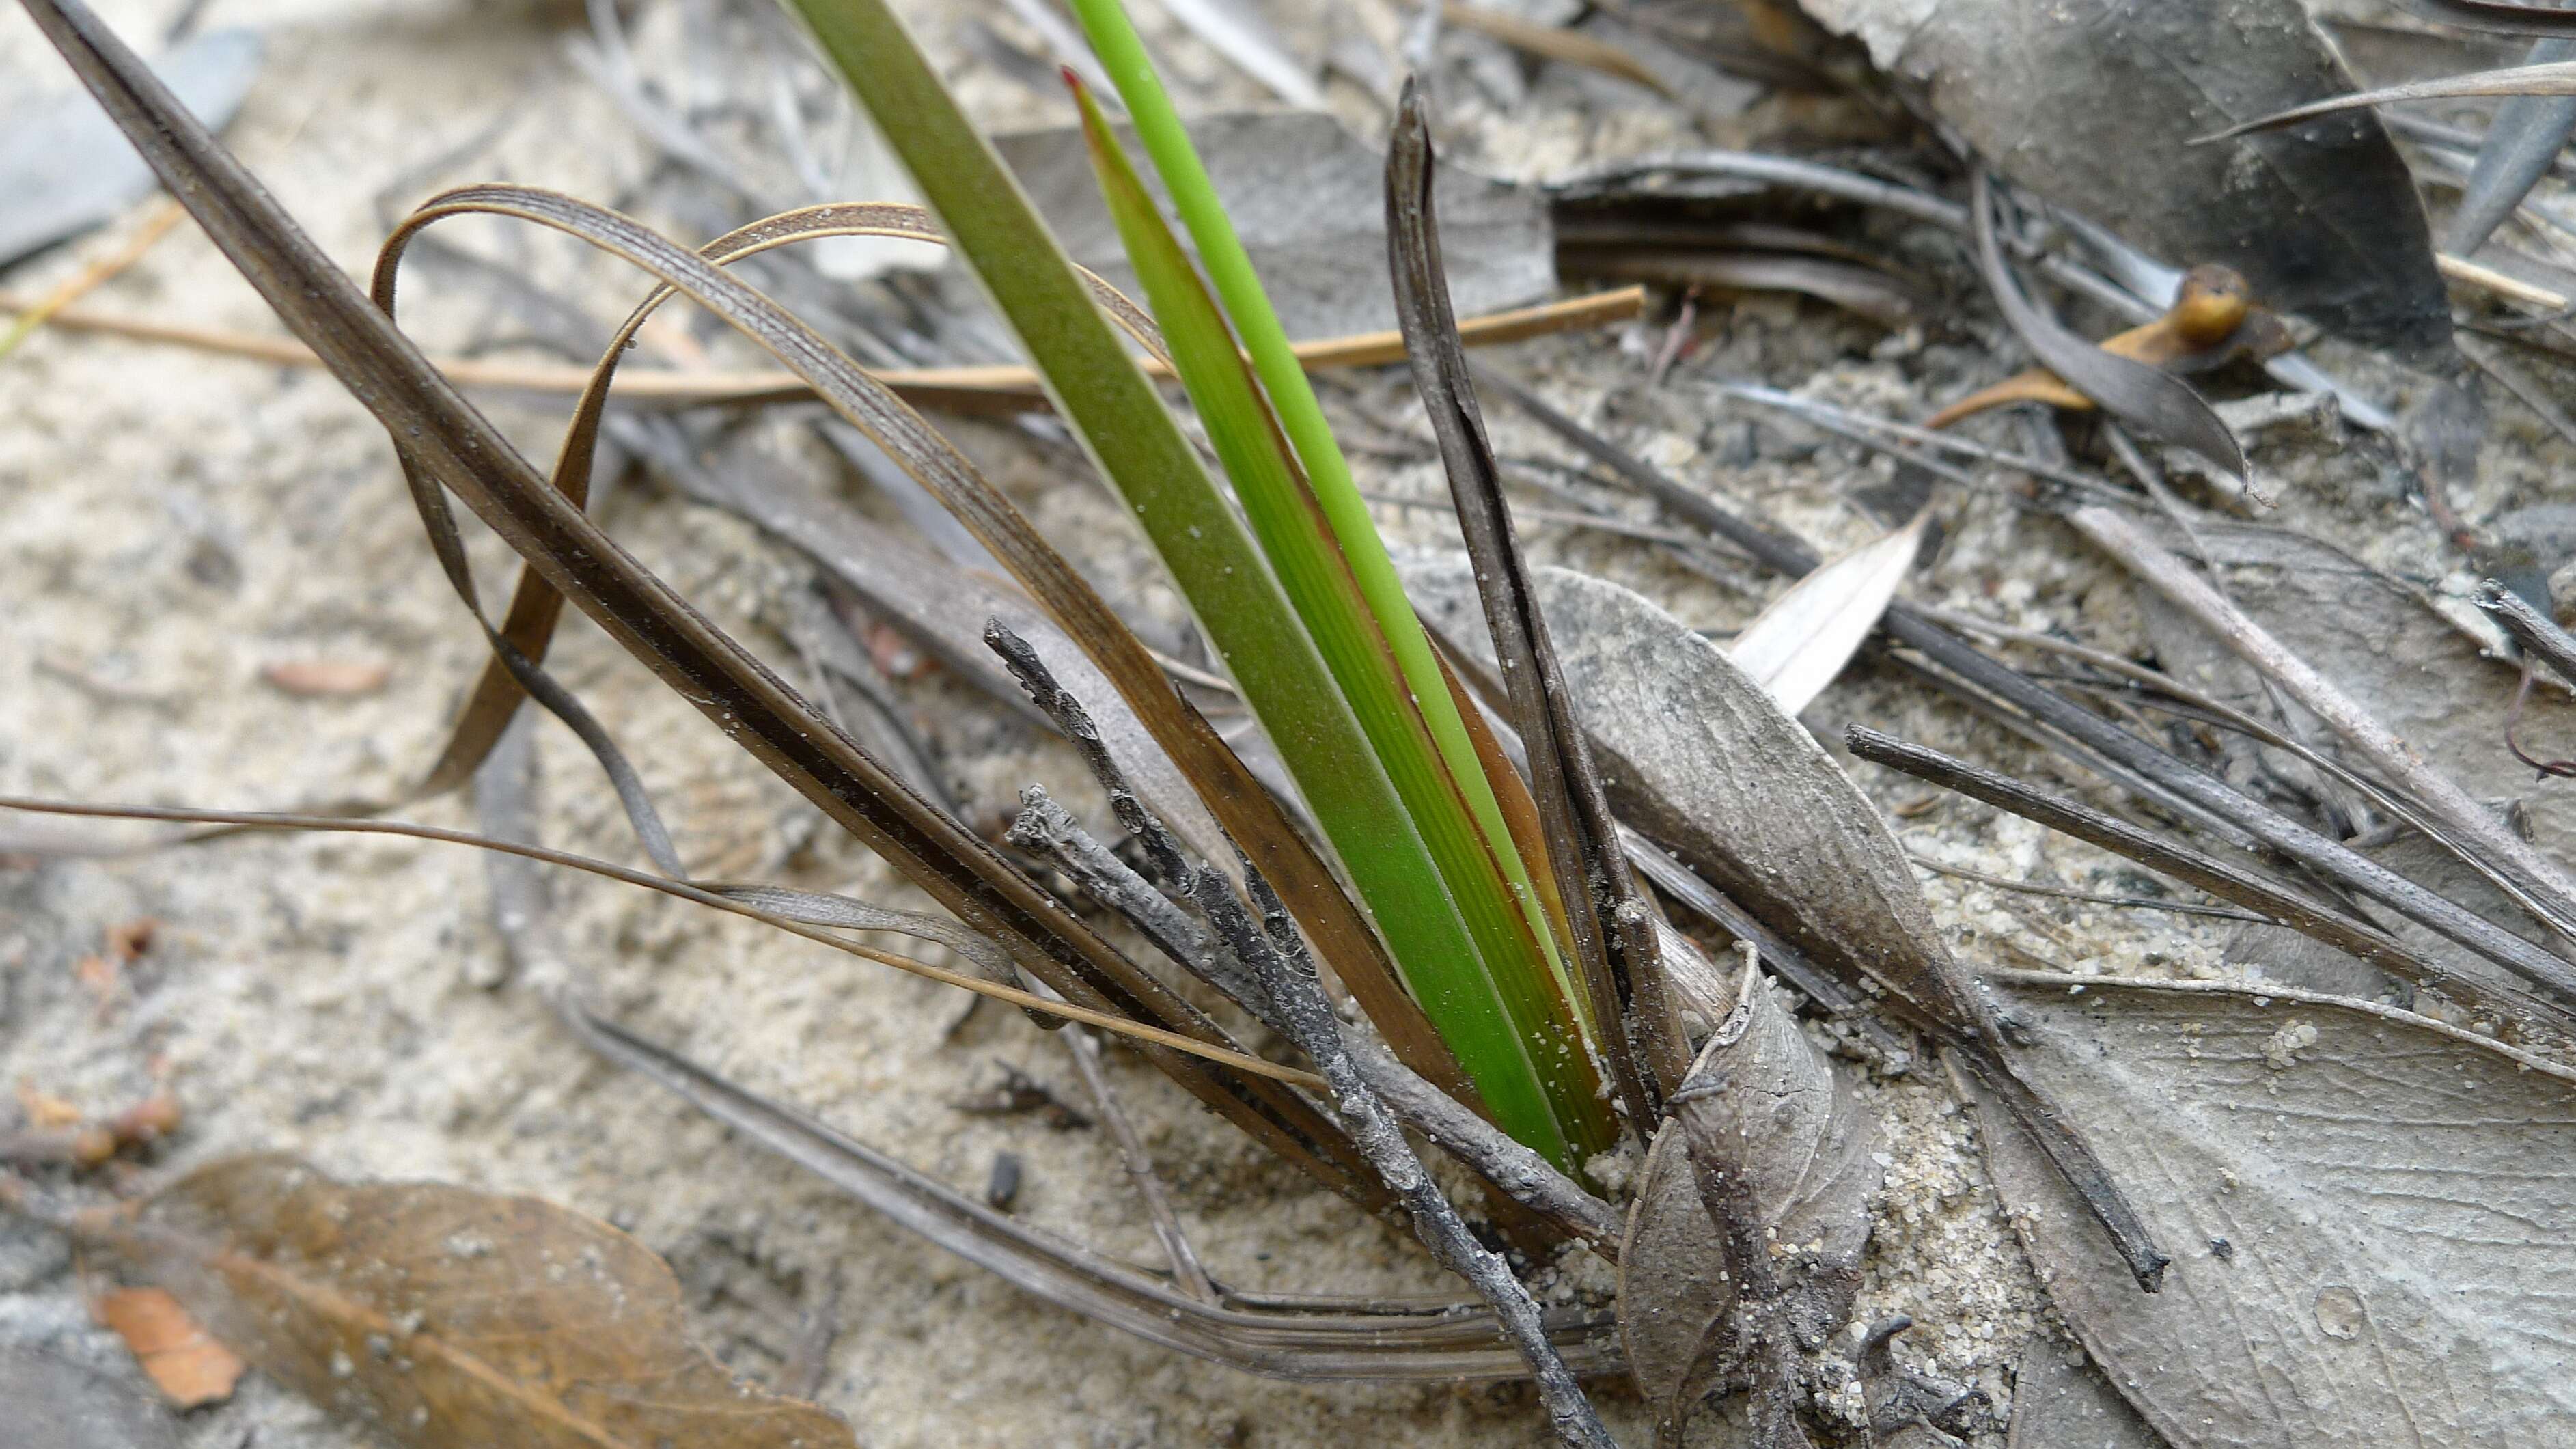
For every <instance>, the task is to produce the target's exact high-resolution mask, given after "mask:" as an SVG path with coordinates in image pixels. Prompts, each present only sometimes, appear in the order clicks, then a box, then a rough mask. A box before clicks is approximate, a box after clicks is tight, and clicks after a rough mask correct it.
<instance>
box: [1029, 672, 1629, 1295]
mask: <svg viewBox="0 0 2576 1449" xmlns="http://www.w3.org/2000/svg"><path fill="white" fill-rule="evenodd" d="M987 632H988V637H989V638H990V639H991V641H992V643H993V647H994V649H995V651H996V652H997V653H999V654H1001V655H1002V657H1003V659H1004V660H1005V661H1007V662H1008V663H1009V665H1010V667H1011V671H1012V673H1013V674H1014V675H1016V676H1018V677H1019V678H1020V679H1021V681H1022V682H1023V684H1025V685H1026V686H1027V688H1028V690H1029V692H1030V695H1031V696H1032V697H1033V698H1035V699H1037V700H1038V701H1039V702H1040V704H1041V706H1042V707H1044V708H1045V709H1047V711H1048V712H1049V713H1050V714H1051V715H1055V716H1056V717H1057V724H1058V726H1059V727H1060V728H1062V729H1063V730H1064V732H1065V734H1066V735H1067V737H1069V738H1072V739H1074V740H1076V741H1080V740H1082V739H1084V738H1085V737H1086V736H1085V734H1084V732H1083V730H1084V726H1085V723H1086V720H1087V716H1086V715H1085V714H1084V713H1083V708H1082V703H1081V701H1079V700H1076V699H1074V698H1073V696H1072V695H1071V694H1069V693H1067V692H1066V691H1065V690H1064V689H1062V688H1061V687H1059V686H1058V685H1057V684H1056V682H1055V680H1054V678H1053V677H1052V676H1051V675H1049V674H1048V673H1047V671H1046V666H1045V664H1044V663H1043V662H1042V661H1040V660H1039V659H1038V658H1037V655H1036V653H1035V652H1034V651H1032V650H1030V649H1029V648H1028V645H1027V643H1026V642H1025V641H1023V640H1021V639H1019V638H1018V636H1016V635H1014V634H1012V633H1011V632H1010V631H1009V630H1008V629H1004V628H1000V627H998V626H995V627H993V628H991V629H989V630H988V631H987ZM1085 756H1086V759H1087V761H1088V762H1089V763H1090V765H1091V767H1092V770H1093V773H1094V775H1095V777H1096V778H1098V779H1099V781H1100V783H1101V787H1102V788H1103V789H1105V790H1107V791H1108V792H1109V797H1110V801H1111V804H1112V808H1113V809H1115V810H1116V811H1117V812H1118V814H1119V817H1120V823H1121V824H1122V825H1125V826H1126V828H1127V829H1128V830H1129V831H1130V832H1131V833H1132V834H1133V835H1134V836H1135V838H1136V840H1137V841H1138V843H1139V844H1140V845H1141V846H1142V847H1143V849H1144V851H1145V853H1146V857H1147V859H1148V860H1149V861H1151V862H1152V863H1153V865H1154V869H1155V871H1156V873H1158V874H1160V875H1162V876H1163V877H1164V880H1165V884H1166V888H1167V889H1169V890H1170V891H1171V892H1172V893H1173V894H1176V895H1179V896H1181V897H1183V898H1185V899H1189V900H1191V901H1192V902H1193V903H1194V904H1202V905H1203V903H1202V902H1199V901H1198V898H1197V891H1196V880H1197V875H1198V871H1199V870H1200V869H1201V868H1202V867H1201V866H1200V865H1199V864H1198V863H1196V862H1194V861H1192V860H1191V859H1190V858H1189V857H1188V855H1187V854H1186V853H1185V852H1184V851H1183V850H1182V849H1181V846H1180V842H1179V841H1178V840H1176V839H1174V838H1173V836H1172V834H1171V832H1170V831H1168V830H1166V829H1165V828H1164V827H1163V825H1162V823H1161V822H1160V821H1158V820H1156V819H1155V818H1154V817H1153V815H1152V813H1151V812H1149V811H1147V810H1146V809H1145V808H1144V806H1143V805H1142V804H1141V803H1139V802H1137V800H1136V797H1135V792H1134V791H1132V790H1130V789H1128V788H1127V782H1126V780H1125V779H1124V777H1122V776H1121V775H1120V774H1119V772H1118V767H1117V765H1116V764H1115V763H1114V762H1112V761H1110V760H1109V758H1108V757H1107V755H1106V754H1105V753H1102V754H1098V755H1093V754H1092V753H1091V752H1089V751H1085ZM1021 800H1022V802H1023V805H1024V807H1025V808H1023V809H1022V811H1021V812H1020V818H1019V820H1018V822H1017V823H1015V824H1014V825H1013V826H1012V828H1011V838H1012V841H1013V843H1014V844H1017V845H1019V846H1021V847H1022V848H1023V849H1028V850H1033V851H1036V852H1037V853H1039V854H1041V855H1043V856H1045V857H1046V858H1047V859H1048V860H1050V861H1052V862H1054V863H1055V864H1056V865H1057V866H1058V867H1059V868H1060V869H1062V870H1063V871H1064V872H1065V873H1066V874H1067V875H1069V876H1071V877H1072V878H1073V880H1074V882H1075V883H1076V884H1077V885H1080V886H1081V887H1082V888H1083V890H1084V891H1085V892H1086V893H1088V894H1090V895H1091V896H1092V898H1093V899H1095V900H1097V901H1099V902H1100V903H1101V904H1103V905H1105V906H1107V907H1109V908H1110V909H1111V910H1114V911H1116V912H1118V913H1119V914H1120V915H1121V916H1123V917H1125V918H1126V920H1127V921H1128V923H1129V924H1130V925H1133V926H1135V927H1136V928H1137V930H1138V931H1140V932H1141V933H1143V934H1144V936H1145V937H1146V939H1148V940H1150V941H1152V942H1154V944H1155V945H1156V946H1158V947H1160V948H1162V949H1163V951H1164V952H1165V954H1167V955H1169V956H1170V957H1171V958H1172V959H1173V960H1174V961H1177V962H1178V963H1180V965H1181V966H1182V967H1183V968H1184V969H1186V970H1188V971H1190V972H1191V973H1192V974H1194V975H1197V976H1198V977H1199V978H1200V979H1201V980H1203V981H1206V982H1207V983H1208V984H1209V985H1211V986H1214V987H1215V988H1216V989H1217V990H1219V991H1222V992H1224V993H1225V994H1226V995H1227V996H1229V997H1231V998H1233V999H1234V1001H1235V1002H1236V1003H1237V1004H1238V1005H1240V1006H1242V1007H1243V1008H1244V1009H1245V1010H1246V1011H1249V1012H1251V1013H1252V1014H1253V1015H1254V1016H1255V1017H1257V1018H1259V1019H1260V1020H1261V1022H1262V1023H1263V1024H1264V1025H1266V1026H1269V1027H1270V1028H1271V1029H1272V1030H1274V1031H1277V1032H1279V1033H1280V1034H1281V1035H1282V1036H1292V1034H1291V1032H1290V1031H1289V1021H1288V1017H1287V1014H1286V1010H1285V1007H1284V1006H1283V1004H1282V1003H1281V1002H1279V1001H1278V999H1277V998H1276V996H1275V994H1274V992H1273V991H1272V988H1271V987H1270V985H1269V984H1268V983H1267V982H1266V981H1264V980H1262V979H1261V978H1260V977H1259V976H1258V975H1257V974H1256V973H1255V972H1253V971H1252V970H1251V968H1250V967H1249V966H1248V965H1247V964H1246V963H1245V962H1244V961H1243V959H1242V958H1241V957H1240V956H1239V955H1237V954H1236V953H1235V951H1234V950H1233V949H1232V948H1231V946H1230V945H1229V944H1228V941H1227V939H1226V938H1225V937H1223V936H1221V935H1219V934H1215V933H1212V932H1210V931H1209V929H1208V928H1207V927H1206V926H1203V925H1201V924H1200V923H1199V922H1198V921H1196V920H1194V919H1192V918H1191V917H1190V916H1189V914H1188V913H1187V912H1185V911H1184V910H1182V909H1181V907H1180V906H1178V905H1176V904H1174V903H1173V902H1172V901H1171V900H1169V899H1166V898H1165V896H1164V894H1163V893H1162V892H1161V891H1158V890H1156V889H1155V888H1154V886H1153V885H1152V884H1150V883H1148V882H1147V881H1146V880H1145V878H1144V877H1142V876H1140V875H1138V874H1137V873H1136V872H1135V871H1133V870H1131V869H1129V868H1128V866H1127V864H1126V863H1125V862H1124V861H1121V860H1120V859H1118V857H1117V856H1115V855H1113V854H1111V853H1110V852H1109V850H1108V848H1107V847H1105V846H1103V845H1102V844H1101V843H1100V842H1099V841H1097V840H1095V839H1093V838H1092V837H1091V836H1090V834H1089V833H1088V832H1086V831H1084V830H1083V829H1082V827H1081V826H1080V825H1079V824H1078V823H1076V822H1075V821H1074V819H1073V817H1072V816H1071V815H1070V814H1069V813H1067V812H1066V811H1065V809H1064V807H1062V806H1061V805H1058V804H1056V803H1055V802H1054V801H1053V800H1051V799H1049V798H1048V797H1047V795H1046V793H1045V792H1044V791H1043V790H1036V789H1032V790H1030V791H1028V792H1024V793H1023V794H1022V796H1021ZM1230 909H1231V910H1232V911H1234V912H1236V913H1243V911H1244V908H1243V906H1242V904H1241V902H1239V901H1237V902H1234V903H1233V904H1232V905H1231V907H1230ZM1244 926H1245V927H1246V928H1247V929H1248V928H1249V926H1250V918H1249V915H1248V914H1246V915H1245V919H1244ZM1292 1039H1293V1036H1292ZM1343 1046H1344V1049H1345V1050H1346V1051H1347V1052H1348V1053H1349V1054H1350V1056H1351V1059H1352V1061H1353V1062H1354V1063H1355V1064H1356V1066H1357V1068H1358V1070H1359V1073H1360V1075H1361V1077H1362V1078H1363V1079H1364V1080H1365V1081H1366V1082H1367V1083H1368V1084H1369V1085H1370V1087H1371V1088H1373V1089H1374V1090H1375V1091H1376V1092H1377V1093H1378V1094H1379V1095H1380V1096H1381V1097H1382V1098H1383V1099H1384V1100H1385V1101H1386V1103H1387V1104H1388V1106H1390V1107H1391V1108H1393V1109H1394V1111H1395V1113H1396V1115H1397V1116H1398V1117H1401V1118H1402V1119H1403V1120H1404V1121H1405V1123H1406V1125H1408V1126H1410V1127H1412V1128H1413V1129H1414V1130H1415V1131H1417V1132H1420V1133H1422V1134H1423V1136H1425V1137H1427V1138H1429V1139H1430V1141H1431V1142H1432V1144H1433V1145H1435V1146H1437V1147H1439V1148H1440V1149H1441V1150H1443V1151H1445V1152H1447V1153H1448V1154H1449V1155H1450V1156H1452V1157H1454V1158H1456V1159H1458V1161H1459V1162H1460V1163H1462V1164H1464V1165H1465V1166H1466V1167H1467V1168H1468V1169H1469V1170H1470V1171H1472V1172H1474V1173H1475V1174H1476V1175H1477V1176H1479V1177H1482V1178H1484V1179H1485V1180H1486V1181H1487V1182H1490V1183H1492V1184H1493V1185H1494V1186H1495V1187H1496V1188H1497V1189H1499V1190H1500V1191H1501V1192H1502V1193H1503V1194H1504V1195H1505V1196H1507V1197H1509V1198H1510V1199H1512V1200H1513V1201H1514V1202H1517V1203H1519V1204H1520V1205H1521V1206H1523V1207H1525V1208H1528V1209H1529V1210H1530V1211H1531V1212H1534V1213H1536V1214H1538V1215H1539V1216H1540V1217H1542V1218H1545V1219H1546V1220H1548V1221H1549V1222H1550V1223H1553V1224H1555V1225H1556V1226H1557V1227H1559V1228H1561V1229H1563V1230H1565V1231H1566V1232H1568V1233H1571V1234H1573V1235H1574V1236H1576V1237H1578V1238H1581V1239H1583V1240H1584V1241H1586V1242H1588V1243H1591V1244H1592V1245H1593V1246H1595V1247H1596V1248H1602V1249H1611V1250H1615V1248H1616V1246H1617V1243H1618V1241H1619V1235H1620V1231H1621V1223H1620V1219H1619V1214H1618V1212H1617V1211H1616V1210H1615V1209H1613V1208H1612V1207H1611V1206H1610V1205H1609V1204H1608V1203H1605V1202H1603V1201H1602V1200H1601V1199H1599V1198H1597V1197H1595V1196H1593V1195H1592V1194H1591V1193H1589V1192H1586V1191H1584V1189H1583V1188H1582V1187H1581V1186H1580V1185H1578V1184H1577V1183H1575V1181H1574V1180H1573V1179H1571V1178H1569V1177H1567V1176H1565V1174H1563V1173H1561V1172H1558V1171H1557V1170H1556V1169H1555V1168H1554V1167H1553V1166H1551V1165H1550V1164H1549V1163H1548V1161H1547V1159H1546V1158H1544V1157H1541V1156H1540V1155H1539V1154H1537V1153H1536V1152H1533V1151H1531V1150H1530V1149H1529V1148H1527V1147H1524V1146H1522V1145H1521V1144H1520V1143H1518V1142H1515V1141H1513V1140H1512V1139H1511V1138H1510V1137H1508V1136H1505V1135H1504V1134H1503V1133H1502V1131H1501V1130H1499V1129H1498V1128H1496V1127H1495V1126H1494V1125H1493V1124H1492V1123H1490V1122H1488V1121H1486V1120H1485V1119H1484V1118H1483V1117H1481V1116H1478V1115H1477V1114H1476V1113H1475V1112H1474V1111H1473V1110H1471V1109H1470V1108H1468V1107H1467V1106H1465V1105H1464V1104H1462V1103H1460V1102H1458V1101H1457V1100H1456V1099H1455V1098H1452V1097H1450V1096H1449V1095H1448V1094H1447V1093H1445V1092H1442V1091H1441V1090H1440V1089H1439V1088H1438V1087H1436V1086H1434V1085H1433V1084H1432V1083H1431V1082H1429V1081H1427V1080H1426V1079H1424V1078H1423V1077H1422V1076H1420V1075H1419V1074H1417V1073H1415V1072H1414V1071H1412V1070H1411V1069H1410V1068H1408V1067H1406V1066H1405V1065H1404V1064H1403V1063H1402V1062H1399V1061H1397V1060H1396V1059H1395V1055H1394V1053H1392V1052H1389V1051H1387V1050H1386V1049H1385V1048H1384V1047H1381V1046H1379V1045H1377V1044H1376V1043H1375V1042H1372V1041H1369V1040H1366V1039H1365V1038H1360V1037H1355V1036H1346V1037H1345V1039H1344V1042H1343Z"/></svg>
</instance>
